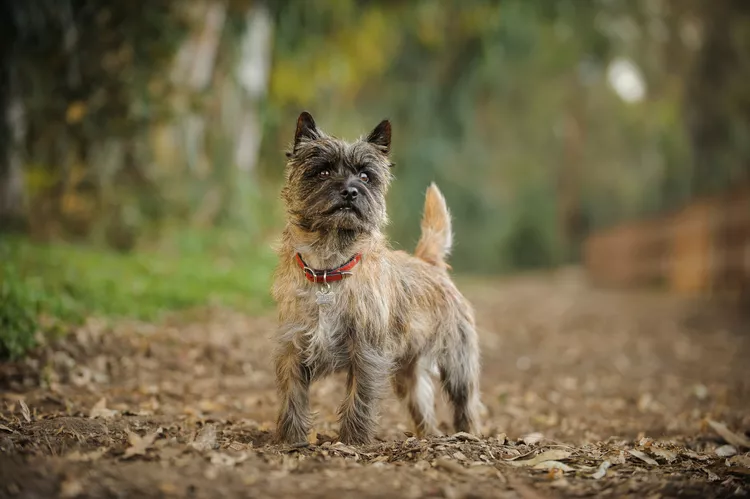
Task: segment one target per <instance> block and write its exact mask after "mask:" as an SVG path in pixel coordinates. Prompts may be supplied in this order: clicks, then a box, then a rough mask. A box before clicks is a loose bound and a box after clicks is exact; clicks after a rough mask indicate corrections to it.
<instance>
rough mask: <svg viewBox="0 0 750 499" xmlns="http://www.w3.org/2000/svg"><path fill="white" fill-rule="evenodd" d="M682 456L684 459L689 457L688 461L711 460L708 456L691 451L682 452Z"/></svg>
mask: <svg viewBox="0 0 750 499" xmlns="http://www.w3.org/2000/svg"><path fill="white" fill-rule="evenodd" d="M682 455H683V456H685V457H689V458H690V459H697V460H698V461H708V460H709V459H711V458H710V457H709V456H706V455H703V454H698V453H697V452H694V451H691V450H684V451H682Z"/></svg>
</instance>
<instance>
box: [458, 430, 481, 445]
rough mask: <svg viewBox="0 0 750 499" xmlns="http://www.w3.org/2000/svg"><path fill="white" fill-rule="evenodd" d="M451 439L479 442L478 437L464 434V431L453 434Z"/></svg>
mask: <svg viewBox="0 0 750 499" xmlns="http://www.w3.org/2000/svg"><path fill="white" fill-rule="evenodd" d="M453 438H457V439H458V440H470V441H472V442H479V441H480V440H481V439H480V438H479V437H477V436H475V435H472V434H471V433H466V432H465V431H459V432H458V433H455V434H454V435H453Z"/></svg>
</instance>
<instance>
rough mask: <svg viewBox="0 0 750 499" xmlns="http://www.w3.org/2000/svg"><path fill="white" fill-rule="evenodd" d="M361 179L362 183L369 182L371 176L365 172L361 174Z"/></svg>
mask: <svg viewBox="0 0 750 499" xmlns="http://www.w3.org/2000/svg"><path fill="white" fill-rule="evenodd" d="M359 179H360V180H361V181H362V182H369V181H370V176H369V175H368V174H367V173H365V172H360V173H359Z"/></svg>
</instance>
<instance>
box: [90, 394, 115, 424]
mask: <svg viewBox="0 0 750 499" xmlns="http://www.w3.org/2000/svg"><path fill="white" fill-rule="evenodd" d="M115 414H117V411H115V410H113V409H107V399H106V398H102V399H100V400H99V402H97V403H96V404H94V407H92V408H91V411H89V417H90V418H91V419H94V418H102V419H111V418H113V417H115Z"/></svg>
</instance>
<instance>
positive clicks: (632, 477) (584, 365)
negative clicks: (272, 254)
mask: <svg viewBox="0 0 750 499" xmlns="http://www.w3.org/2000/svg"><path fill="white" fill-rule="evenodd" d="M565 276H568V277H569V278H566V277H565ZM462 288H463V289H464V290H465V292H466V294H467V295H468V296H469V297H470V298H471V299H472V300H473V302H474V304H475V306H476V309H477V314H478V321H479V325H480V328H481V337H482V344H483V356H484V372H483V387H482V388H483V393H484V396H483V398H484V402H485V404H486V405H487V408H488V414H486V416H485V421H486V425H485V427H484V435H485V436H486V437H487V438H484V439H482V440H474V439H473V438H471V437H470V436H467V435H457V436H451V437H442V438H435V439H430V440H425V441H419V440H417V439H415V438H414V437H409V433H408V427H407V426H406V423H407V418H406V415H405V412H404V411H403V410H402V408H401V407H399V405H398V404H397V403H396V401H395V400H394V399H388V400H386V401H385V403H384V406H383V416H382V420H381V422H382V424H381V432H380V434H379V439H380V440H381V441H380V442H377V443H375V444H373V445H370V446H366V447H348V446H343V445H341V444H337V443H335V438H333V437H335V435H336V424H335V416H334V411H335V408H336V405H337V402H338V400H339V397H340V396H341V395H342V380H341V379H340V378H335V379H331V380H328V381H325V382H321V383H318V384H316V385H315V386H314V388H313V397H312V399H313V404H314V409H315V410H317V411H318V416H317V422H316V427H315V428H316V430H317V435H315V436H313V440H312V441H313V442H315V444H314V445H311V446H310V447H308V448H298V449H290V448H283V447H277V446H272V445H270V444H269V438H270V435H271V433H270V432H271V430H272V428H273V424H272V421H273V419H274V417H275V412H276V396H275V392H274V389H273V375H272V369H271V365H270V351H271V346H272V344H271V341H270V340H269V337H270V336H271V335H272V334H273V320H272V318H270V317H263V318H249V317H245V316H242V315H238V314H234V313H230V312H227V311H210V312H203V313H193V314H190V315H185V314H183V315H181V316H180V317H177V318H175V319H173V320H172V321H169V322H167V323H165V324H163V325H159V326H156V325H149V324H135V323H119V324H117V325H116V326H115V327H109V326H107V325H105V324H104V323H102V322H96V321H91V322H90V323H89V324H88V325H87V326H86V327H84V328H81V330H80V331H79V332H78V333H77V334H76V335H75V336H70V337H68V338H66V339H65V340H64V341H62V342H60V343H59V344H58V345H56V346H55V347H54V348H48V349H47V350H48V351H46V352H41V353H40V355H39V356H38V357H37V358H35V359H33V360H30V361H27V362H26V363H23V364H14V365H4V366H0V390H1V391H2V404H1V405H0V496H2V497H40V498H41V497H45V498H46V497H170V496H175V497H211V498H214V497H246V496H249V497H287V496H289V497H293V496H297V495H304V496H305V497H337V498H342V497H447V498H454V497H455V498H459V497H466V498H468V497H521V498H537V497H573V496H601V497H604V496H612V497H654V498H655V497H674V496H687V497H696V498H697V497H701V498H702V497H742V496H747V495H748V493H749V491H750V454H749V453H748V451H749V450H750V449H748V448H744V447H742V445H741V444H742V443H743V442H742V439H745V442H744V443H745V444H747V443H748V442H747V437H746V433H744V432H747V431H748V430H750V410H749V409H750V360H749V359H750V327H748V325H747V323H745V325H744V327H745V329H744V330H743V326H742V324H741V323H738V322H735V321H732V320H729V319H727V317H726V314H720V313H719V311H716V310H710V309H708V308H707V307H706V306H701V305H696V304H691V303H687V302H681V301H675V300H671V299H666V298H664V297H658V296H644V295H638V296H636V295H632V294H628V295H626V294H616V293H605V292H598V291H593V290H590V289H587V288H586V287H585V285H583V284H582V282H581V281H580V279H578V278H576V277H575V276H572V277H570V275H568V274H561V275H559V276H558V277H557V278H544V279H541V278H523V279H516V280H513V281H506V282H503V283H499V284H492V285H489V284H487V283H485V284H479V283H465V284H464V285H463V286H462ZM40 373H41V376H40V375H39V374H40ZM22 401H23V402H22ZM25 407H27V408H28V412H27V410H26V409H25ZM440 415H441V419H442V420H443V421H446V420H447V417H446V411H445V407H444V403H443V402H442V401H441V402H440ZM92 416H93V417H92ZM709 421H715V422H719V423H723V424H725V425H726V426H727V427H728V428H729V429H730V430H731V431H733V432H734V433H733V434H726V433H725V435H724V438H722V437H721V436H719V433H717V430H716V428H715V427H712V426H711V423H709ZM445 429H446V430H447V429H448V428H445ZM718 431H721V428H719V430H718ZM726 439H729V440H732V441H733V442H734V444H735V447H736V448H737V449H736V452H738V454H737V455H735V456H733V457H731V456H729V457H719V456H717V449H719V450H718V452H719V453H727V454H731V453H732V449H731V448H729V447H721V446H724V445H725V444H726V443H727V442H726ZM720 447H721V448H720ZM542 452H546V453H545V454H543V455H542V457H541V458H537V461H539V460H542V464H541V465H539V466H540V467H542V468H546V469H534V468H533V467H532V466H529V465H528V464H529V463H528V462H527V463H523V462H522V461H525V460H528V459H530V458H533V457H534V456H537V455H538V454H539V453H542ZM513 458H516V459H515V461H514V462H515V464H519V461H521V463H520V464H526V466H523V465H519V466H514V465H512V464H510V462H508V461H507V460H509V459H513ZM544 459H547V461H544ZM605 461H606V462H608V463H610V465H611V466H610V468H609V469H608V470H607V472H606V474H604V473H603V472H602V473H600V475H603V476H601V477H600V478H598V479H597V478H592V475H594V474H595V472H596V470H597V469H600V467H601V465H602V463H603V462H605ZM550 463H551V464H550ZM605 466H606V465H605ZM555 468H564V470H563V469H555ZM601 468H603V467H601ZM566 470H567V471H566Z"/></svg>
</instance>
